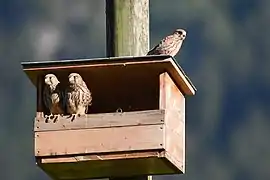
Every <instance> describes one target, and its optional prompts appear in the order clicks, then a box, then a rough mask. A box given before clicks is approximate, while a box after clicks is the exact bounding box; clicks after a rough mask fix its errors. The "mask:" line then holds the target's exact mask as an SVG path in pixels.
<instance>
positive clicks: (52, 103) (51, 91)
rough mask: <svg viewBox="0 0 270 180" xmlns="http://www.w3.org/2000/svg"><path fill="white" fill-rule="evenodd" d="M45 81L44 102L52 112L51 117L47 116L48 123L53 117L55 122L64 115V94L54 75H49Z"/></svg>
mask: <svg viewBox="0 0 270 180" xmlns="http://www.w3.org/2000/svg"><path fill="white" fill-rule="evenodd" d="M44 81H45V84H44V89H43V102H44V105H45V106H46V108H47V109H48V110H49V112H50V115H49V116H45V117H46V121H48V119H50V118H51V117H52V116H53V117H54V121H56V120H57V119H58V117H59V115H62V114H64V110H63V109H64V108H63V94H62V92H61V90H60V88H59V83H60V82H59V80H58V79H57V77H56V76H55V75H54V74H47V75H46V76H45V78H44ZM55 115H56V117H55Z"/></svg>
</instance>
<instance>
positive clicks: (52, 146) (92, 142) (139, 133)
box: [35, 125, 164, 156]
mask: <svg viewBox="0 0 270 180" xmlns="http://www.w3.org/2000/svg"><path fill="white" fill-rule="evenodd" d="M163 129H164V128H163V125H147V126H129V127H113V128H100V129H79V130H64V131H43V132H36V133H35V155H36V156H52V155H68V154H81V153H101V152H117V151H135V150H147V149H148V150H150V149H162V148H163V147H164V144H163V139H164V130H163Z"/></svg>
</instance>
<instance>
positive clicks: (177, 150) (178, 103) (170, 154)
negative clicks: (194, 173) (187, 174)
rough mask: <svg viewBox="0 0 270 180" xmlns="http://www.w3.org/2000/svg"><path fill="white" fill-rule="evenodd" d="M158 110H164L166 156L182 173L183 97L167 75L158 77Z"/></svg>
mask: <svg viewBox="0 0 270 180" xmlns="http://www.w3.org/2000/svg"><path fill="white" fill-rule="evenodd" d="M160 108H162V109H165V134H166V137H165V149H166V156H167V158H168V159H169V160H170V161H171V162H172V163H173V164H174V165H175V166H177V167H178V169H180V170H181V171H182V172H183V173H184V164H185V97H184V96H183V94H182V93H181V91H180V90H179V89H178V87H177V86H176V85H175V83H174V82H173V80H172V79H171V77H170V76H169V74H168V73H163V74H161V75H160Z"/></svg>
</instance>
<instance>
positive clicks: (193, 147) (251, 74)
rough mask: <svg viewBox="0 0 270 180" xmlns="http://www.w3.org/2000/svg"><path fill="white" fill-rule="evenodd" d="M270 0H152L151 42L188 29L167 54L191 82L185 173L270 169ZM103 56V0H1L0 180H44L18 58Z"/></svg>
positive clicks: (244, 173)
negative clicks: (174, 49) (172, 52)
mask: <svg viewBox="0 0 270 180" xmlns="http://www.w3.org/2000/svg"><path fill="white" fill-rule="evenodd" d="M269 8H270V1H269V0H182V1H180V0H151V1H150V22H151V24H150V35H151V46H152V45H154V44H156V43H157V42H158V41H159V40H160V39H161V38H162V37H164V36H165V35H167V34H169V33H171V32H172V31H173V30H174V29H176V28H185V29H186V30H187V31H188V35H187V39H186V40H185V42H184V45H183V47H182V50H181V53H179V55H177V56H176V59H177V60H178V62H179V63H180V64H181V66H182V67H183V68H184V69H185V71H186V72H187V74H188V75H189V76H190V78H191V79H192V81H193V83H194V84H195V85H196V87H197V88H198V93H197V94H196V96H193V97H189V98H187V112H186V114H187V115H186V116H187V121H186V124H187V131H186V133H187V150H186V152H187V163H186V170H187V171H186V174H185V175H181V176H160V177H158V179H165V178H166V179H169V180H172V179H175V180H176V179H183V180H184V179H185V180H198V179H200V180H209V179H218V180H253V179H254V180H255V179H258V180H264V179H269V178H270V170H269V167H270V143H269V138H270V121H269V117H270V109H269V105H270V104H269V100H270V95H269V92H270V85H269V82H268V80H269V78H270V71H269V68H270V53H269V47H270V36H269V33H270V24H269V20H270V10H269ZM104 56H105V4H104V0H76V1H75V0H1V1H0V62H1V64H0V82H1V86H0V114H1V116H0V165H1V168H0V179H1V180H5V179H6V180H48V179H50V178H49V177H48V176H47V175H46V174H45V173H44V172H43V171H41V170H40V169H39V168H38V167H36V165H35V161H34V156H33V131H32V130H33V117H34V115H35V106H36V102H35V100H36V97H35V87H34V86H33V85H32V84H31V82H30V81H29V80H28V78H27V76H26V75H25V74H24V73H23V71H22V68H21V66H20V62H21V61H41V60H58V59H78V58H94V57H104Z"/></svg>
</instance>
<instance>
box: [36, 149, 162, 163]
mask: <svg viewBox="0 0 270 180" xmlns="http://www.w3.org/2000/svg"><path fill="white" fill-rule="evenodd" d="M150 157H156V158H161V157H165V151H160V150H151V151H131V152H116V153H98V154H80V155H71V156H64V157H61V156H58V157H54V156H52V157H38V158H37V162H38V163H39V164H42V163H68V162H79V161H95V160H102V161H105V160H116V159H123V160H125V159H134V158H150Z"/></svg>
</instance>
